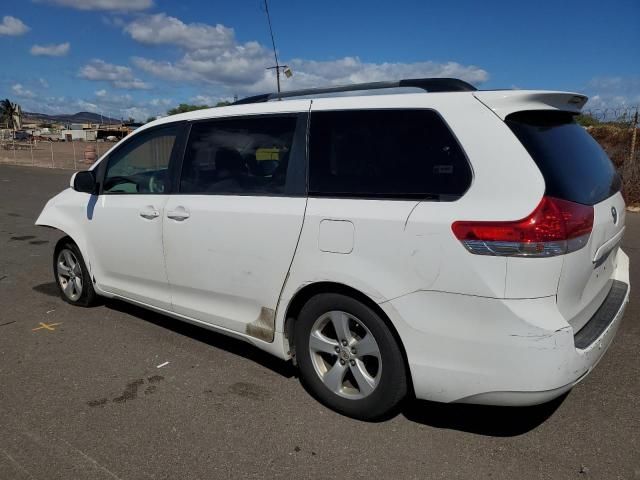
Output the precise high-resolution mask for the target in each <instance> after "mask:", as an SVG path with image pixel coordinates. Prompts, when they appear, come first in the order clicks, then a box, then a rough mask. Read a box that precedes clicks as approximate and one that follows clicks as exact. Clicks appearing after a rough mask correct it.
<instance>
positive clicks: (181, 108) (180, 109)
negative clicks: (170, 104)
mask: <svg viewBox="0 0 640 480" xmlns="http://www.w3.org/2000/svg"><path fill="white" fill-rule="evenodd" d="M227 105H231V102H226V101H222V102H218V103H216V104H215V105H214V106H215V107H226V106H227ZM205 108H211V107H210V106H209V105H191V104H189V103H181V104H180V105H178V106H177V107H175V108H172V109H171V110H168V111H167V115H176V114H178V113H185V112H193V111H195V110H204V109H205Z"/></svg>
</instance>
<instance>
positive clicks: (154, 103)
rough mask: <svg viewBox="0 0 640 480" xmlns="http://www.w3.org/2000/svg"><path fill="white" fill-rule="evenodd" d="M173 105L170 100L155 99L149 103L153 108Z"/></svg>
mask: <svg viewBox="0 0 640 480" xmlns="http://www.w3.org/2000/svg"><path fill="white" fill-rule="evenodd" d="M172 104H173V100H171V99H170V98H154V99H152V100H151V101H150V102H149V105H151V106H152V107H168V106H169V105H172Z"/></svg>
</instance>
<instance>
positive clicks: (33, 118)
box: [22, 112, 120, 125]
mask: <svg viewBox="0 0 640 480" xmlns="http://www.w3.org/2000/svg"><path fill="white" fill-rule="evenodd" d="M22 121H23V123H25V122H26V123H33V122H40V123H102V124H106V125H113V124H119V123H120V120H117V119H115V118H109V117H105V116H102V117H101V116H100V114H98V113H92V112H78V113H74V114H60V115H47V114H45V113H33V112H22Z"/></svg>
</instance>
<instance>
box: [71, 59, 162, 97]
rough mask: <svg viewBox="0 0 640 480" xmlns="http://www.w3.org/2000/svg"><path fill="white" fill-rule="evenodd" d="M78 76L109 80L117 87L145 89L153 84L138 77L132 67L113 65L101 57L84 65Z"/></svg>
mask: <svg viewBox="0 0 640 480" xmlns="http://www.w3.org/2000/svg"><path fill="white" fill-rule="evenodd" d="M78 76H79V77H80V78H84V79H87V80H92V81H105V82H109V83H111V85H112V86H113V87H115V88H122V89H127V90H145V89H149V88H151V85H149V84H148V83H146V82H144V81H142V80H140V79H139V78H136V77H135V76H134V75H133V71H132V70H131V68H129V67H125V66H123V65H113V64H111V63H107V62H105V61H104V60H99V59H94V60H92V61H91V62H89V63H88V64H87V65H85V66H84V67H82V68H81V69H80V72H79V73H78Z"/></svg>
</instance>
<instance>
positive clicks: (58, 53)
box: [31, 42, 71, 57]
mask: <svg viewBox="0 0 640 480" xmlns="http://www.w3.org/2000/svg"><path fill="white" fill-rule="evenodd" d="M70 48H71V44H70V43H69V42H65V43H60V44H58V45H34V46H33V47H31V55H35V56H46V57H64V56H65V55H67V54H68V53H69V49H70Z"/></svg>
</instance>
